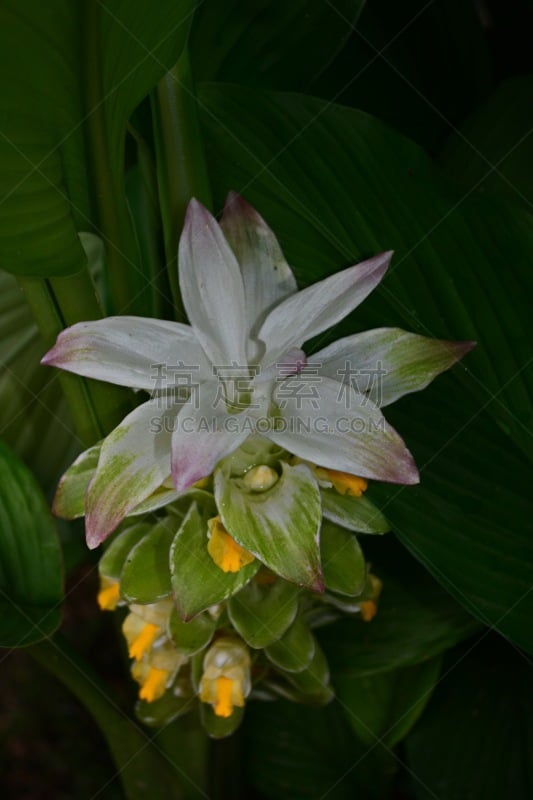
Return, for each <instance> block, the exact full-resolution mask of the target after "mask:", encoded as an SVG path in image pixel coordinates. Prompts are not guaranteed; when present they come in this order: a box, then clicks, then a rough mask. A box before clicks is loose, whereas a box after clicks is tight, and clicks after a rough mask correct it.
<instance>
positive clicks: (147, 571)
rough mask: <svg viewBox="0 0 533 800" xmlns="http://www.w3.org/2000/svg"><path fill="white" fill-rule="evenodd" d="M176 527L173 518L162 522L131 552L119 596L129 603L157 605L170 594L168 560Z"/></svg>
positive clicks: (123, 572)
mask: <svg viewBox="0 0 533 800" xmlns="http://www.w3.org/2000/svg"><path fill="white" fill-rule="evenodd" d="M176 524H177V523H176V520H174V519H173V518H172V517H167V518H165V519H163V520H161V522H158V523H157V524H156V525H154V526H153V527H152V529H151V531H150V532H149V533H148V534H147V535H146V536H144V537H143V538H142V539H141V540H140V542H139V543H138V544H136V545H135V546H134V547H133V549H132V550H130V552H129V555H128V556H127V558H126V561H125V562H124V567H123V568H122V573H121V575H120V593H121V595H122V596H123V597H124V598H125V599H126V600H127V601H128V603H155V602H157V601H158V600H162V599H163V598H164V597H167V596H168V595H169V594H170V593H171V591H172V585H171V582H170V566H169V558H170V547H171V544H172V540H173V539H174V536H175V533H176Z"/></svg>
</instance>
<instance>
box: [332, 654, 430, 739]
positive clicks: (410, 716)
mask: <svg viewBox="0 0 533 800" xmlns="http://www.w3.org/2000/svg"><path fill="white" fill-rule="evenodd" d="M440 667H441V658H440V657H437V658H433V659H430V660H429V661H421V662H420V663H419V664H414V665H412V666H410V667H403V669H397V670H392V671H391V672H380V673H379V674H377V675H366V676H364V677H362V678H353V677H347V678H339V679H338V680H337V681H336V682H335V694H336V696H337V697H338V700H339V703H340V704H341V706H342V707H343V709H344V711H345V713H346V717H347V719H348V720H349V722H350V724H351V726H352V728H353V729H354V731H355V732H356V734H357V736H358V737H359V738H360V739H361V741H362V742H365V743H366V744H369V745H371V744H374V743H375V742H376V740H378V739H381V741H383V742H385V743H386V744H387V745H389V747H392V746H394V745H395V744H396V743H397V742H399V741H401V740H402V739H403V737H404V736H405V735H406V734H407V732H408V731H409V730H410V728H411V727H412V726H413V725H414V724H415V722H416V721H417V719H418V718H419V716H420V714H421V713H422V712H423V710H424V708H425V706H426V704H427V702H428V701H429V698H430V697H431V693H432V691H433V688H434V686H435V684H436V682H437V680H438V677H439V674H440Z"/></svg>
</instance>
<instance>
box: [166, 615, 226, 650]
mask: <svg viewBox="0 0 533 800" xmlns="http://www.w3.org/2000/svg"><path fill="white" fill-rule="evenodd" d="M215 627H216V620H215V618H214V617H212V616H211V615H210V614H209V613H205V614H198V616H197V617H195V618H194V619H191V620H190V621H189V622H184V621H183V620H182V619H180V617H179V615H178V613H177V611H176V610H175V609H173V610H172V612H171V614H170V619H169V621H168V634H169V636H170V638H171V639H172V641H173V642H174V644H175V645H176V647H177V648H178V650H180V651H181V652H182V653H184V654H185V655H188V656H193V655H194V654H195V653H198V652H199V651H200V650H203V649H204V647H207V645H208V644H209V642H210V641H211V639H212V638H213V633H214V632H215Z"/></svg>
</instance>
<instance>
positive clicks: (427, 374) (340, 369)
mask: <svg viewBox="0 0 533 800" xmlns="http://www.w3.org/2000/svg"><path fill="white" fill-rule="evenodd" d="M474 346H475V342H448V341H443V340H441V339H429V338H428V337H426V336H419V335H417V334H414V333H408V332H407V331H403V330H401V329H400V328H376V329H375V330H371V331H364V332H363V333H357V334H355V335H354V336H347V337H345V338H344V339H339V340H338V341H337V342H333V343H332V344H330V345H329V346H328V347H325V348H324V349H323V350H320V351H319V352H318V353H315V354H314V355H313V364H315V365H316V367H317V368H318V370H319V372H320V374H321V375H324V376H326V377H329V378H332V379H333V380H337V381H340V382H341V383H347V384H350V385H351V386H352V387H353V388H354V389H355V390H356V391H358V392H360V393H361V394H367V395H368V397H369V398H370V399H371V400H372V401H373V402H374V403H375V404H376V405H377V406H380V407H383V406H387V405H390V404H391V403H394V402H395V401H396V400H398V398H400V397H402V396H403V395H404V394H409V393H410V392H418V391H420V390H421V389H424V388H425V387H426V386H427V385H428V384H429V383H430V382H431V381H432V380H433V379H434V378H435V377H436V376H437V375H439V374H440V373H441V372H444V371H445V370H447V369H449V368H450V367H451V366H453V364H455V363H456V362H457V361H459V359H461V358H462V357H463V356H464V355H466V353H468V352H470V350H472V348H473V347H474Z"/></svg>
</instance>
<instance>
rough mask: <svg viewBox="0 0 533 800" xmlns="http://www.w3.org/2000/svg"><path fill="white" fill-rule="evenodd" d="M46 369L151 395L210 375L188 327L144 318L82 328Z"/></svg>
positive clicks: (69, 335)
mask: <svg viewBox="0 0 533 800" xmlns="http://www.w3.org/2000/svg"><path fill="white" fill-rule="evenodd" d="M41 363H42V364H46V365H50V366H54V367H60V368H61V369H65V370H67V371H68V372H75V373H76V374H77V375H84V376H85V377H86V378H96V379H97V380H101V381H108V382H109V383H116V384H118V385H120V386H131V387H133V388H136V389H147V390H149V391H151V390H155V389H158V388H159V389H164V388H165V387H167V386H173V385H174V384H175V383H176V382H178V383H179V382H180V381H181V382H182V384H183V383H184V382H185V380H186V378H187V377H189V378H190V377H191V376H192V381H193V382H197V381H200V380H205V379H206V378H207V377H209V375H210V373H211V367H210V365H209V363H208V361H207V359H206V357H205V354H204V352H203V350H202V348H201V346H200V344H199V342H198V340H197V339H196V336H195V335H194V331H193V329H192V328H191V327H190V326H189V325H181V324H179V323H177V322H167V321H165V320H159V319H147V318H145V317H107V318H106V319H99V320H96V321H94V322H78V323H77V324H76V325H72V326H71V327H70V328H67V329H66V330H64V331H62V332H61V333H60V334H59V336H58V337H57V342H56V343H55V345H54V346H53V347H52V349H51V350H49V351H48V353H47V354H46V355H45V356H44V358H43V359H42V361H41ZM180 365H183V366H180Z"/></svg>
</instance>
